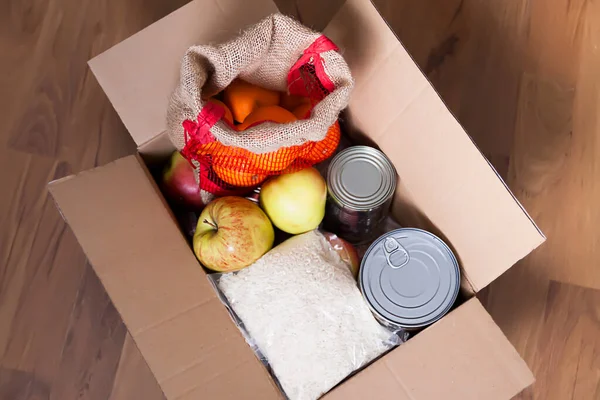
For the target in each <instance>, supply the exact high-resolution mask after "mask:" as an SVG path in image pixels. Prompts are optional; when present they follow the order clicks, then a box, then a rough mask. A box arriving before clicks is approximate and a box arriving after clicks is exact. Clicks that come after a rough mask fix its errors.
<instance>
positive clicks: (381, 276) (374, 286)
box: [359, 228, 460, 329]
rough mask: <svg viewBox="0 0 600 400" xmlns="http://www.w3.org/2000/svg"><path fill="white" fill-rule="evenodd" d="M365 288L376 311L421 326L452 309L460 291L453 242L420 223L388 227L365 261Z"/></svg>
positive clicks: (392, 319)
mask: <svg viewBox="0 0 600 400" xmlns="http://www.w3.org/2000/svg"><path fill="white" fill-rule="evenodd" d="M359 284H360V289H361V291H362V293H363V295H364V296H365V299H366V300H367V303H369V305H370V306H371V308H372V309H373V311H374V312H375V313H376V314H377V315H378V316H379V317H381V318H382V319H383V320H385V321H387V322H389V323H390V324H393V325H397V326H400V327H402V328H408V329H411V328H413V329H414V328H421V327H424V326H426V325H429V324H432V323H433V322H435V321H437V320H438V319H440V318H441V317H442V316H444V314H446V313H447V312H448V311H449V310H450V308H451V307H452V305H453V304H454V302H455V301H456V297H457V296H458V291H459V288H460V270H459V267H458V261H457V260H456V257H455V256H454V254H453V253H452V251H451V250H450V248H449V247H448V246H447V245H446V244H445V243H444V242H443V241H442V240H441V239H440V238H438V237H437V236H435V235H433V234H432V233H429V232H427V231H424V230H421V229H415V228H401V229H396V230H393V231H391V232H388V233H386V234H384V235H382V236H380V237H379V238H378V239H376V240H375V242H373V244H371V246H370V247H369V249H368V250H367V252H366V253H365V256H364V257H363V260H362V262H361V266H360V276H359Z"/></svg>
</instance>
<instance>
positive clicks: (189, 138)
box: [167, 14, 354, 200]
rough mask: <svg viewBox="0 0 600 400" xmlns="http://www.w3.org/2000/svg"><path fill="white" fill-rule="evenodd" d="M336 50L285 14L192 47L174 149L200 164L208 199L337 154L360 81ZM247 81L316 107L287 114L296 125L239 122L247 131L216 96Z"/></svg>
mask: <svg viewBox="0 0 600 400" xmlns="http://www.w3.org/2000/svg"><path fill="white" fill-rule="evenodd" d="M337 50H338V49H337V47H336V46H335V44H333V43H332V42H331V41H330V40H329V39H327V38H326V37H325V36H323V35H322V34H320V33H317V32H314V31H312V30H310V29H309V28H307V27H305V26H303V25H302V24H300V23H299V22H297V21H295V20H294V19H292V18H289V17H286V16H284V15H281V14H273V15H271V16H269V17H267V18H265V19H263V20H262V21H260V22H259V23H257V24H256V25H254V26H252V27H250V28H248V29H247V30H245V31H243V32H242V33H241V34H240V35H239V36H237V37H236V38H234V39H233V40H231V41H229V42H226V43H222V44H217V45H203V46H192V47H190V48H189V49H188V50H187V52H186V53H185V55H184V57H183V60H182V64H181V71H180V80H179V83H178V85H177V87H176V89H175V91H174V92H173V95H172V97H171V99H170V102H169V108H168V112H167V128H168V132H169V136H170V139H171V141H172V142H173V144H174V145H175V147H176V148H177V149H178V150H179V151H180V152H181V153H182V154H183V155H184V157H186V158H187V159H188V160H190V162H192V164H194V166H195V167H196V169H197V172H198V176H199V184H200V188H201V189H202V190H203V195H204V197H205V199H206V200H210V198H211V197H212V195H224V194H232V193H241V192H245V191H248V189H249V188H251V187H253V186H257V185H259V184H260V183H261V182H263V181H264V180H265V179H266V178H267V177H268V176H270V175H276V174H280V173H283V172H291V171H294V170H297V169H300V168H304V167H307V166H312V165H314V164H316V163H318V162H321V161H323V160H325V159H326V158H328V157H329V156H331V155H332V154H333V152H334V151H335V149H336V147H337V145H338V143H339V140H340V127H339V125H338V123H337V119H338V115H339V113H340V111H341V110H342V109H344V108H345V107H346V106H347V104H348V100H349V97H350V92H351V91H352V87H353V85H354V81H353V79H352V75H351V74H350V70H349V68H348V65H347V64H346V62H345V61H344V59H343V57H342V55H341V54H340V53H339V52H338V51H337ZM240 80H242V81H244V82H247V83H250V84H252V85H256V86H259V87H260V88H264V89H267V90H270V91H277V92H282V93H285V95H284V96H288V97H289V96H290V95H291V96H292V97H293V96H302V97H303V98H308V99H309V104H306V103H303V104H301V106H299V107H298V108H297V109H295V110H294V115H295V116H294V117H293V118H289V119H286V121H290V122H285V123H277V122H273V120H269V119H268V117H265V118H266V119H261V118H260V116H259V117H257V118H258V119H257V120H256V122H254V120H252V119H251V120H252V121H253V122H252V123H251V124H249V123H246V124H242V125H239V126H243V128H245V129H243V130H241V129H239V128H238V126H235V125H234V124H232V122H231V120H232V114H231V112H230V110H226V109H225V107H223V106H222V104H223V103H221V102H219V101H214V100H213V99H212V97H213V96H215V95H217V94H219V93H221V92H222V91H223V90H224V89H225V88H227V87H228V86H230V85H231V84H232V83H234V84H239V82H240ZM292 97H290V98H292ZM233 114H234V115H233V117H238V116H237V115H235V114H236V113H235V112H234V113H233ZM288 114H289V113H288ZM296 118H298V119H296Z"/></svg>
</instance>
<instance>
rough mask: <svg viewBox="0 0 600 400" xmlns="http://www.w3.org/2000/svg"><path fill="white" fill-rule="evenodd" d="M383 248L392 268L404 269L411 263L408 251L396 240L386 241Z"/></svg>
mask: <svg viewBox="0 0 600 400" xmlns="http://www.w3.org/2000/svg"><path fill="white" fill-rule="evenodd" d="M383 248H384V249H385V258H386V260H387V263H388V265H389V266H390V267H392V268H395V269H398V268H402V267H404V266H405V265H406V264H408V262H409V261H410V255H409V254H408V251H406V249H405V248H404V246H402V245H401V244H400V242H398V241H397V240H396V239H395V238H392V237H389V238H387V239H385V241H384V242H383Z"/></svg>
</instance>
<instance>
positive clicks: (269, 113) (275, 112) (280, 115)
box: [237, 106, 297, 131]
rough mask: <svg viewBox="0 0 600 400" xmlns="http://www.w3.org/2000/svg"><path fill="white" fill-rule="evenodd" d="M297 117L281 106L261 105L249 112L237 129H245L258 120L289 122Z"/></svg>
mask: <svg viewBox="0 0 600 400" xmlns="http://www.w3.org/2000/svg"><path fill="white" fill-rule="evenodd" d="M296 119H297V118H296V116H294V114H292V113H291V112H289V111H288V110H286V109H285V108H282V107H279V106H267V107H259V108H257V109H256V110H254V111H253V112H252V113H251V114H249V115H248V116H247V117H246V119H245V120H244V122H243V123H241V124H239V125H238V126H237V129H238V130H239V131H243V130H245V129H248V128H249V127H250V126H251V125H253V124H256V123H258V122H266V121H271V122H277V123H280V124H285V123H287V122H293V121H295V120H296Z"/></svg>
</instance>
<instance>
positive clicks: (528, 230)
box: [325, 0, 545, 292]
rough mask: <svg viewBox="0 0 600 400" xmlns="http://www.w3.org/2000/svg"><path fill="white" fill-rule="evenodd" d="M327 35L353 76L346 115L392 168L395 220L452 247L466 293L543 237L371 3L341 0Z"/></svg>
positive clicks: (358, 0) (489, 279) (507, 265)
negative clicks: (384, 154)
mask: <svg viewBox="0 0 600 400" xmlns="http://www.w3.org/2000/svg"><path fill="white" fill-rule="evenodd" d="M358 32H360V33H358ZM325 34H327V35H328V36H329V37H330V38H331V39H332V40H333V41H334V42H336V44H338V46H339V47H340V48H341V51H342V52H343V54H344V55H345V56H346V61H347V62H348V64H349V66H350V68H351V70H352V73H353V75H354V77H355V80H356V86H355V93H354V95H353V98H352V100H351V102H350V106H349V109H348V117H349V118H350V119H351V121H352V122H353V123H354V124H353V125H354V126H356V127H357V129H358V131H359V135H360V134H362V135H363V136H366V137H367V138H368V140H369V141H371V142H374V143H375V144H377V145H378V146H379V147H380V148H381V149H382V150H383V151H385V152H387V154H388V156H389V157H390V158H391V159H392V161H393V162H394V163H395V164H396V167H397V169H398V172H399V175H400V183H399V186H398V190H397V194H396V202H395V204H394V210H396V211H398V212H399V213H400V214H401V215H402V217H406V216H407V214H408V216H410V218H409V219H407V220H406V221H402V222H406V223H407V224H408V226H418V227H422V228H425V229H427V230H431V231H432V232H434V233H436V234H438V235H440V236H441V237H442V239H444V240H445V241H446V242H447V243H448V244H449V245H450V246H451V247H452V248H453V250H455V251H456V252H457V255H458V257H459V259H460V261H461V265H462V267H463V270H464V276H465V278H466V281H468V282H469V284H470V286H471V287H472V290H471V291H474V292H477V291H479V290H481V289H482V288H484V287H485V286H487V285H488V284H489V283H491V282H492V281H493V280H494V279H496V278H497V277H498V276H500V275H501V274H502V273H504V272H505V271H506V270H507V269H509V268H510V267H511V266H512V265H514V264H515V263H516V262H517V261H519V260H520V259H522V258H523V257H525V256H526V255H527V254H529V253H530V252H531V251H532V250H534V249H535V248H537V247H538V246H539V245H540V244H542V243H543V242H544V240H545V237H544V235H543V234H542V233H541V232H540V229H539V228H538V227H537V225H536V224H535V223H534V222H533V220H532V218H531V216H530V215H528V214H527V213H526V212H525V210H524V208H523V206H522V205H521V204H520V203H519V202H518V201H517V200H516V198H515V196H514V194H513V193H512V192H510V190H509V189H508V187H507V185H506V183H505V182H504V181H503V180H502V179H501V178H500V177H499V175H498V173H497V171H496V170H495V169H494V168H493V167H492V166H491V164H490V163H489V161H488V160H487V159H486V158H485V156H484V155H483V154H482V153H481V150H480V149H479V148H477V146H475V145H474V142H473V140H472V138H471V137H470V136H469V135H468V134H466V132H465V131H464V128H463V127H462V126H461V125H460V124H459V122H458V121H457V119H456V118H455V116H454V115H453V114H452V113H451V112H450V110H448V107H447V105H446V104H445V103H444V102H443V100H442V99H441V98H440V96H439V94H438V93H437V92H436V91H435V89H434V88H433V87H432V86H431V83H430V82H429V80H428V79H427V77H426V76H425V75H424V74H423V71H422V70H421V69H420V68H419V67H418V66H417V65H416V64H415V62H414V59H413V58H412V57H411V56H410V54H409V53H408V52H407V51H406V49H405V48H404V46H403V45H402V43H401V42H400V41H399V40H398V37H397V35H396V34H395V33H394V32H393V31H392V30H391V29H390V27H389V25H388V24H387V22H385V21H384V20H382V18H381V14H380V12H379V10H377V8H376V7H375V6H374V4H373V3H372V2H370V1H367V0H348V1H346V3H345V4H344V6H343V7H342V8H341V9H340V11H339V12H338V14H336V16H335V17H334V18H333V19H332V22H331V23H330V24H329V25H328V27H327V28H326V29H325ZM394 98H396V99H398V101H397V102H396V101H392V100H393V99H394ZM375 110H376V111H377V112H376V111H375ZM455 152H456V155H455V156H452V155H453V154H455ZM452 157H454V159H452ZM417 171H422V172H417ZM427 171H429V172H427ZM427 173H428V174H430V175H431V174H433V175H431V176H430V177H429V178H428V177H427V176H426V175H427ZM421 175H423V176H421ZM427 180H429V181H427ZM411 196H412V198H411ZM411 200H412V201H411ZM486 207H487V208H488V209H486ZM403 213H404V214H403ZM478 232H479V233H478ZM474 239H476V240H474ZM464 286H465V287H467V286H469V285H464Z"/></svg>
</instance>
